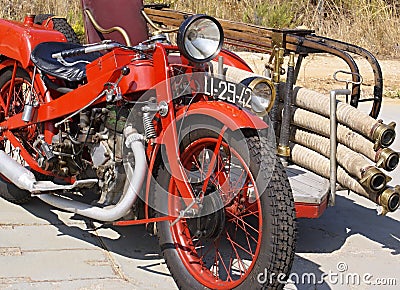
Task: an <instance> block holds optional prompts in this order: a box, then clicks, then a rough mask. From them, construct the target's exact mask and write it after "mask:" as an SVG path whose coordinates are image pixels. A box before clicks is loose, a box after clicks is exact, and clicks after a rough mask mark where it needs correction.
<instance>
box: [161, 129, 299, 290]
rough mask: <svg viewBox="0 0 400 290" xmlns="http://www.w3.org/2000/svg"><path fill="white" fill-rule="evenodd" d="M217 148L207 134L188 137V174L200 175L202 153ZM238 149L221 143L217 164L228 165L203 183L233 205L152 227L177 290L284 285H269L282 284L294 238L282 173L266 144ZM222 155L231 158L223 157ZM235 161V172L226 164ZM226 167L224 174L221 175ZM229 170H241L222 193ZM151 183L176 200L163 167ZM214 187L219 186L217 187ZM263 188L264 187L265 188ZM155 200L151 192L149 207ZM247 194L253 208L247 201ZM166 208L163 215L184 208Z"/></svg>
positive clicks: (252, 141)
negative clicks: (231, 194) (280, 277)
mask: <svg viewBox="0 0 400 290" xmlns="http://www.w3.org/2000/svg"><path fill="white" fill-rule="evenodd" d="M217 140H218V135H217V134H215V132H212V131H209V130H206V129H200V130H197V131H193V132H190V134H188V138H184V139H183V141H182V144H181V145H182V146H181V148H184V149H183V151H181V161H182V164H183V165H184V167H185V169H186V170H188V171H193V168H192V167H193V166H194V167H197V168H196V170H197V171H198V172H206V171H207V170H206V168H205V167H204V166H202V165H201V162H199V159H202V158H203V159H204V153H203V154H202V152H205V150H209V151H211V152H214V148H215V144H216V143H217ZM245 144H247V146H243V142H242V143H240V142H236V141H235V140H234V139H229V141H225V139H224V141H223V143H222V144H221V148H220V150H219V155H220V156H218V158H217V159H218V160H221V161H222V160H228V161H226V162H227V164H221V165H222V166H219V168H220V169H219V170H217V171H215V172H214V173H213V174H214V175H218V176H219V177H218V178H217V177H216V176H214V177H215V178H214V177H211V178H210V182H209V183H212V184H214V185H212V187H213V190H216V189H218V188H220V189H221V190H219V191H220V192H221V195H223V194H224V193H223V191H224V190H225V193H227V192H236V193H237V195H236V197H235V198H233V199H232V200H231V201H230V202H229V203H227V204H225V206H224V207H223V208H222V209H220V210H217V211H216V212H215V213H213V214H209V215H206V216H205V217H203V218H194V219H186V218H183V219H181V220H180V221H178V222H177V223H176V224H175V225H173V226H171V222H169V221H166V222H160V223H158V224H157V233H158V236H159V244H160V247H161V251H162V254H163V257H164V259H165V261H166V264H167V266H168V268H169V270H170V272H171V274H172V276H173V278H174V279H175V282H176V284H177V285H178V287H179V288H180V289H207V288H210V289H246V290H248V289H258V288H265V287H266V288H268V289H282V288H283V286H284V284H281V283H279V282H278V281H276V276H277V275H278V274H280V273H282V274H284V275H286V278H287V277H288V275H289V273H290V269H291V265H292V262H293V259H294V253H295V240H296V230H295V211H294V202H293V197H292V193H291V189H290V185H289V182H288V179H287V176H286V173H285V171H284V169H283V166H282V164H281V163H280V161H279V160H278V159H277V158H276V156H275V153H274V152H273V150H272V149H271V148H270V146H269V145H268V142H267V140H266V139H265V138H263V137H258V136H254V135H250V136H248V137H245ZM240 145H241V146H240ZM244 147H247V148H244ZM227 150H228V151H229V152H231V153H229V154H232V156H230V155H229V154H228V155H229V156H228V155H227V154H226V152H228V151H227ZM245 151H247V153H246V152H245ZM224 154H225V155H226V156H222V155H224ZM246 155H247V156H246ZM199 156H203V157H202V158H200V157H199ZM245 156H246V157H245ZM248 157H249V158H248ZM246 158H248V159H247V161H245V160H246ZM196 159H197V161H194V160H196ZM234 159H235V163H237V164H233V160H234ZM228 163H229V164H228ZM239 163H241V164H239ZM196 164H197V165H196ZM274 164H275V166H273V165H274ZM203 165H204V162H203ZM202 167H204V168H202ZM228 167H229V168H231V169H230V170H229V172H225V173H221V172H222V171H223V170H224V169H223V168H228ZM233 168H236V169H235V170H236V171H237V170H238V169H237V168H240V170H241V173H240V174H237V173H238V172H239V171H237V172H236V174H235V176H236V177H235V178H239V179H238V180H237V181H235V182H228V183H229V184H230V186H231V187H229V189H228V191H226V181H227V180H230V179H231V176H229V175H234V173H231V172H233V171H234V170H233ZM220 175H224V177H221V176H220ZM256 177H257V179H256ZM156 178H157V182H158V183H159V185H161V187H163V188H165V189H167V191H168V193H169V194H172V195H175V196H179V192H178V190H177V187H176V185H175V184H174V181H173V179H171V176H170V174H169V173H168V169H167V167H166V166H164V165H160V167H159V170H158V172H157V173H156ZM211 180H212V181H211ZM220 180H224V181H225V184H224V185H222V184H218V182H219V181H220ZM239 180H242V181H241V182H239ZM266 180H269V182H268V185H266V187H264V185H262V184H263V182H265V181H266ZM224 186H225V188H224ZM235 186H237V187H238V188H235ZM161 187H158V188H161ZM195 187H196V185H195V184H193V183H192V188H195ZM159 190H160V189H158V191H159ZM217 191H218V190H217ZM260 191H262V192H260ZM159 194H162V193H161V192H157V189H156V190H155V199H157V196H159ZM164 194H165V193H164ZM252 194H253V198H254V197H256V198H255V201H250V196H251V195H252ZM173 200H174V201H172V202H170V203H169V207H170V209H171V208H173V209H174V211H175V209H176V208H179V207H180V209H182V208H185V206H182V203H181V202H179V201H178V202H177V199H175V198H173ZM201 224H202V225H201ZM199 233H200V234H199ZM201 233H203V234H201ZM202 235H203V236H202ZM265 273H268V275H269V274H271V273H274V275H276V276H275V279H271V280H270V279H267V278H266V277H265Z"/></svg>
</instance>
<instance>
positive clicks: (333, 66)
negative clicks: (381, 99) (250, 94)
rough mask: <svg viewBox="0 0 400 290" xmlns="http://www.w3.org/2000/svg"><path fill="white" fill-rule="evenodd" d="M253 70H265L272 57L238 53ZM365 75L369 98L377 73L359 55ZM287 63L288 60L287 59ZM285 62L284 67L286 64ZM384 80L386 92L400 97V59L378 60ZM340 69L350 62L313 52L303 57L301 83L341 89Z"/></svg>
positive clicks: (323, 89)
mask: <svg viewBox="0 0 400 290" xmlns="http://www.w3.org/2000/svg"><path fill="white" fill-rule="evenodd" d="M238 54H239V55H240V56H241V57H243V58H244V59H245V60H246V62H247V63H249V65H250V66H251V67H252V68H253V69H254V71H255V72H256V73H262V72H263V70H264V64H265V63H266V62H267V61H268V59H269V56H268V55H263V54H254V53H238ZM355 60H356V62H357V65H358V66H359V69H360V74H361V76H362V78H363V84H362V87H361V89H362V91H361V94H362V95H361V96H362V97H368V96H370V95H371V94H372V92H373V85H374V75H373V72H372V69H371V67H370V65H369V63H368V62H367V61H366V60H365V59H363V58H360V57H356V58H355ZM286 62H287V59H286ZM286 62H285V65H284V67H286ZM379 64H380V65H381V68H382V72H383V79H384V94H387V95H389V94H390V95H392V96H393V95H396V96H398V99H399V98H400V77H399V72H400V60H379ZM338 70H345V71H349V68H348V66H347V64H346V63H345V62H344V61H343V60H341V59H340V58H337V57H335V56H331V55H326V54H320V55H310V56H308V57H306V58H305V59H304V60H303V65H302V68H301V70H300V74H299V78H298V83H297V84H298V85H300V86H304V87H306V88H309V89H314V90H317V91H320V92H324V93H327V92H329V91H330V90H332V89H341V88H344V87H345V86H346V84H345V83H340V82H337V81H335V80H334V79H333V74H334V73H335V72H336V71H338ZM340 77H341V78H342V79H348V77H347V78H346V76H345V75H343V74H342V75H340Z"/></svg>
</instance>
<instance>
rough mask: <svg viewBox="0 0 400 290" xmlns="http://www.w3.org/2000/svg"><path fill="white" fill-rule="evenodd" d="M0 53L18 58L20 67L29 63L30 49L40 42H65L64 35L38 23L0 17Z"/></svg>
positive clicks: (25, 66)
mask: <svg viewBox="0 0 400 290" xmlns="http://www.w3.org/2000/svg"><path fill="white" fill-rule="evenodd" d="M0 35H1V38H0V54H1V55H4V56H7V57H9V58H12V59H15V60H18V61H19V62H20V63H21V65H22V67H24V68H27V67H28V66H29V63H30V55H31V52H32V50H33V49H34V48H35V46H36V45H38V44H39V43H41V42H45V41H59V42H65V41H66V39H65V37H64V35H63V34H62V33H60V32H58V31H55V30H49V29H46V28H44V27H43V26H40V25H34V24H32V23H26V24H24V23H22V22H16V21H11V20H4V19H0Z"/></svg>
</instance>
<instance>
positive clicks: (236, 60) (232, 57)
mask: <svg viewBox="0 0 400 290" xmlns="http://www.w3.org/2000/svg"><path fill="white" fill-rule="evenodd" d="M219 56H223V57H224V64H226V65H230V66H233V67H236V68H239V69H242V70H245V71H248V72H253V70H252V69H251V68H250V66H249V65H248V64H247V63H246V62H245V61H244V60H243V59H242V58H241V57H240V56H238V55H237V54H235V53H233V52H232V51H229V50H226V49H223V50H221V52H220V53H219Z"/></svg>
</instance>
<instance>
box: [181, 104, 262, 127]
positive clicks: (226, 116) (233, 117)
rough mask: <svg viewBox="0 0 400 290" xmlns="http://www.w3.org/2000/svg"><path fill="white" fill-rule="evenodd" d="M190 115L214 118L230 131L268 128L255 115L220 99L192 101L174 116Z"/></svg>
mask: <svg viewBox="0 0 400 290" xmlns="http://www.w3.org/2000/svg"><path fill="white" fill-rule="evenodd" d="M190 115H204V116H207V117H211V118H214V119H216V120H218V121H219V122H221V123H222V124H224V125H225V126H227V127H228V128H229V129H230V130H232V131H235V130H238V129H242V128H253V129H256V130H261V129H266V128H268V125H267V124H266V123H265V122H264V121H263V120H262V119H260V118H259V117H257V116H256V115H254V114H252V113H250V112H249V111H247V110H244V109H241V108H239V107H237V106H236V105H233V104H229V103H225V102H221V101H209V102H205V101H204V102H197V103H194V104H192V105H190V106H189V109H188V108H187V107H184V108H182V109H180V110H179V111H178V112H177V113H176V118H177V119H178V120H179V119H181V118H183V117H184V116H185V117H187V116H190Z"/></svg>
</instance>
